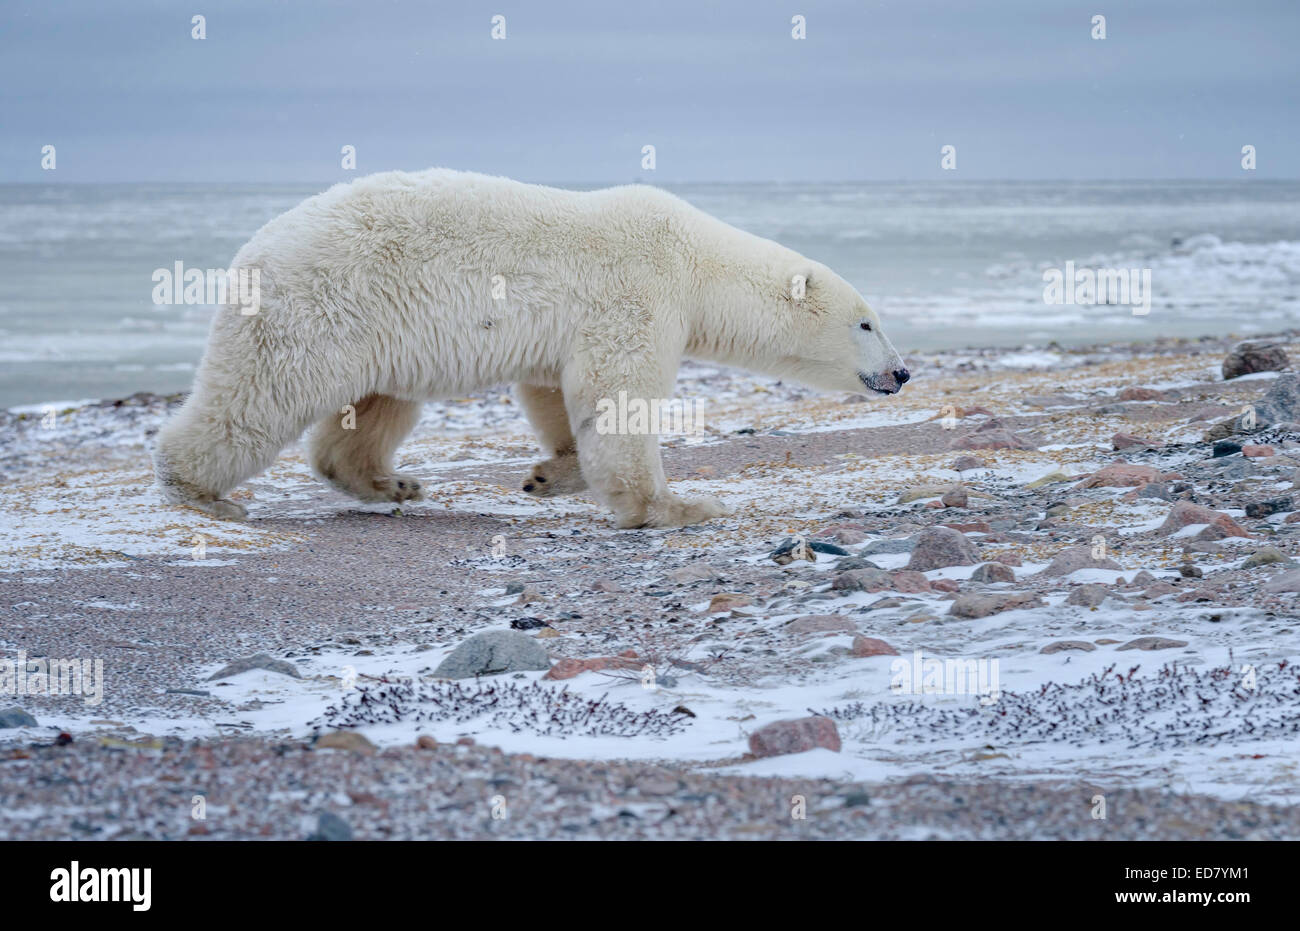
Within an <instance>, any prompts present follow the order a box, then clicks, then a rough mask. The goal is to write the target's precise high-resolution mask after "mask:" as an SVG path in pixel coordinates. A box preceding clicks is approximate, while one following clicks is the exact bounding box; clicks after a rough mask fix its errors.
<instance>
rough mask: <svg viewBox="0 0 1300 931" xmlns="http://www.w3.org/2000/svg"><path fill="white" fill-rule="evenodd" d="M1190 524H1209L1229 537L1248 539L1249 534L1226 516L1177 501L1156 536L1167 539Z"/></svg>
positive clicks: (1199, 506) (1187, 502)
mask: <svg viewBox="0 0 1300 931" xmlns="http://www.w3.org/2000/svg"><path fill="white" fill-rule="evenodd" d="M1192 524H1209V525H1210V526H1211V527H1217V528H1218V529H1219V530H1220V531H1221V532H1222V533H1223V534H1224V535H1226V536H1229V537H1247V538H1249V537H1250V534H1249V533H1247V532H1246V531H1245V529H1243V528H1242V526H1241V525H1240V524H1238V523H1237V522H1236V521H1235V520H1233V519H1232V518H1231V517H1229V516H1228V515H1227V514H1224V513H1223V512H1221V511H1212V510H1210V509H1209V508H1207V507H1202V506H1201V505H1199V504H1192V503H1191V502H1190V501H1179V502H1178V503H1177V504H1175V505H1174V507H1173V510H1171V511H1170V512H1169V516H1168V517H1167V518H1165V522H1164V523H1163V524H1161V525H1160V526H1159V527H1158V528H1157V529H1156V534H1157V535H1159V536H1162V537H1167V536H1169V535H1170V534H1172V533H1177V532H1178V531H1180V530H1182V529H1183V528H1184V527H1188V526H1191V525H1192Z"/></svg>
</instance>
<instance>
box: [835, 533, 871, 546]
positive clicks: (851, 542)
mask: <svg viewBox="0 0 1300 931" xmlns="http://www.w3.org/2000/svg"><path fill="white" fill-rule="evenodd" d="M835 542H836V543H841V544H843V545H844V546H857V545H858V544H859V543H866V542H867V535H866V534H865V533H863V532H862V531H861V530H837V531H835Z"/></svg>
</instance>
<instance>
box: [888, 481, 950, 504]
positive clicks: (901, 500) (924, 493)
mask: <svg viewBox="0 0 1300 931" xmlns="http://www.w3.org/2000/svg"><path fill="white" fill-rule="evenodd" d="M946 489H947V486H943V485H917V486H914V487H912V488H904V489H903V490H902V492H900V493H899V495H898V501H897V503H898V504H911V503H912V502H913V501H920V500H921V499H922V498H937V497H939V496H940V495H941V494H943V493H944V491H945V490H946Z"/></svg>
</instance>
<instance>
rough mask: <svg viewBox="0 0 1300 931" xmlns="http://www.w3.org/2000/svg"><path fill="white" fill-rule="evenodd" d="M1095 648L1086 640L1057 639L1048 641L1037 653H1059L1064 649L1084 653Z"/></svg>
mask: <svg viewBox="0 0 1300 931" xmlns="http://www.w3.org/2000/svg"><path fill="white" fill-rule="evenodd" d="M1095 649H1097V648H1096V647H1095V646H1093V645H1092V644H1091V643H1089V642H1088V641H1087V640H1057V641H1054V642H1052V643H1049V644H1048V645H1047V646H1045V647H1043V648H1042V649H1041V650H1039V651H1038V652H1039V653H1061V652H1064V651H1066V650H1082V651H1083V652H1084V653H1091V652H1092V651H1093V650H1095Z"/></svg>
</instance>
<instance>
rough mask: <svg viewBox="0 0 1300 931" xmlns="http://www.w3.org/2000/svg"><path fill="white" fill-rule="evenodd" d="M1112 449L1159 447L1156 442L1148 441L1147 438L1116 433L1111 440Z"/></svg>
mask: <svg viewBox="0 0 1300 931" xmlns="http://www.w3.org/2000/svg"><path fill="white" fill-rule="evenodd" d="M1110 443H1111V447H1112V448H1114V449H1116V450H1119V449H1131V448H1132V447H1134V446H1143V447H1147V446H1159V445H1160V444H1159V443H1157V442H1156V441H1155V440H1148V439H1146V438H1145V437H1141V436H1134V435H1133V434H1132V433H1116V434H1115V435H1114V436H1112V437H1111V438H1110Z"/></svg>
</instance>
